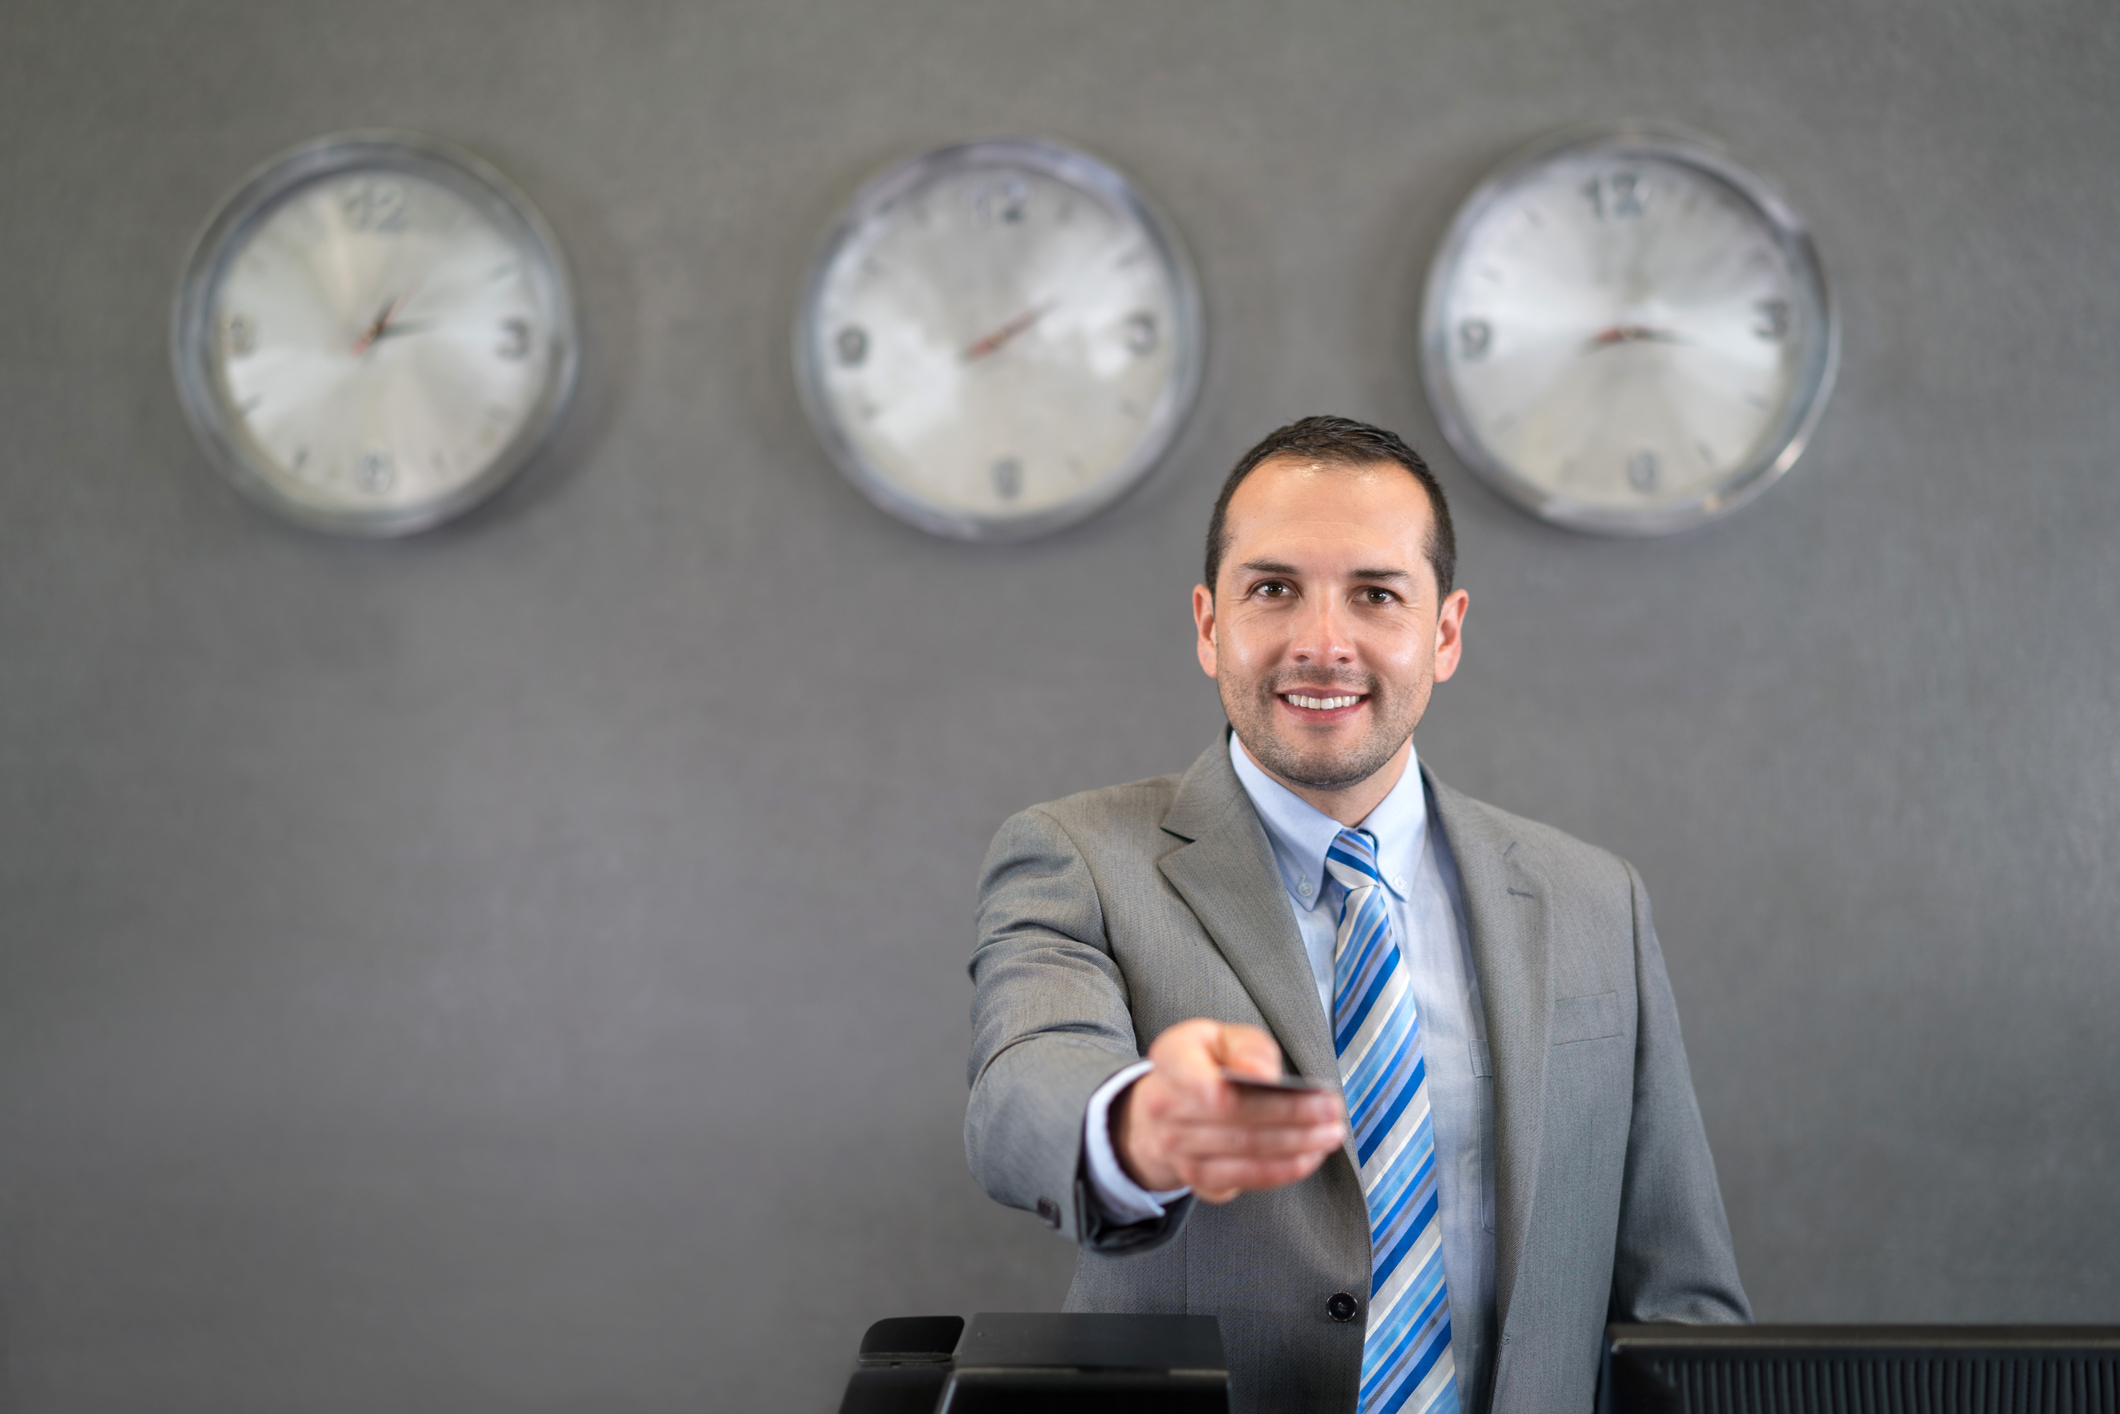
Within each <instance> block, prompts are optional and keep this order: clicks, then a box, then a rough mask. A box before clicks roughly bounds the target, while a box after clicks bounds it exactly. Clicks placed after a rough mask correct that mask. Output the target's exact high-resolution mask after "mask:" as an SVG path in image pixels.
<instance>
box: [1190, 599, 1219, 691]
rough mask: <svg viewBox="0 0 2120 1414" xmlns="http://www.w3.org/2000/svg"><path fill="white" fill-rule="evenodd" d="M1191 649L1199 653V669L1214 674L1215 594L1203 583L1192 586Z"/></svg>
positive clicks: (1211, 675) (1209, 674)
mask: <svg viewBox="0 0 2120 1414" xmlns="http://www.w3.org/2000/svg"><path fill="white" fill-rule="evenodd" d="M1193 627H1194V628H1195V629H1197V630H1198V631H1199V632H1198V634H1197V636H1196V637H1195V638H1194V639H1193V651H1194V652H1196V653H1198V654H1199V655H1200V671H1201V672H1203V673H1205V674H1207V675H1208V676H1209V677H1213V676H1214V675H1215V595H1214V591H1213V590H1211V589H1209V588H1208V587H1207V586H1206V585H1204V584H1196V585H1194V586H1193Z"/></svg>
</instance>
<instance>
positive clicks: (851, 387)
mask: <svg viewBox="0 0 2120 1414" xmlns="http://www.w3.org/2000/svg"><path fill="white" fill-rule="evenodd" d="M1201 355H1202V331H1201V314H1200V298H1199V293H1198V288H1197V285H1196V283H1195V281H1194V278H1193V274H1192V268H1191V265H1190V264H1189V262H1188V261H1187V259H1186V257H1185V254H1184V251H1183V249H1182V247H1181V246H1180V245H1179V242H1178V239H1177V236H1176V234H1175V233H1174V232H1173V231H1172V229H1171V227H1170V226H1169V224H1168V223H1167V222H1165V221H1164V220H1163V219H1162V218H1161V217H1160V216H1158V215H1157V214H1156V212H1155V211H1154V210H1153V208H1152V207H1151V206H1150V205H1149V203H1148V202H1147V201H1146V200H1145V199H1144V198H1143V197H1142V195H1141V193H1140V192H1139V191H1138V190H1136V189H1135V187H1134V186H1133V185H1132V184H1131V183H1129V182H1128V181H1127V180H1126V179H1125V178H1124V177H1122V176H1121V175H1120V174H1119V173H1117V172H1115V171H1113V170H1112V169H1111V168H1110V167H1108V166H1106V165H1105V164H1104V163H1102V162H1100V161H1098V160H1096V159H1095V158H1092V157H1088V156H1086V155H1084V154H1082V153H1080V152H1076V151H1073V150H1071V149H1068V148H1064V147H1059V146H1055V145H1053V144H1051V143H1045V142H1034V141H994V142H975V143H968V144H965V145H962V146H957V147H946V148H941V149H938V150H936V151H933V152H929V153H927V154H926V155H924V156H921V157H916V158H914V159H912V160H911V161H908V162H905V163H903V164H902V165H899V166H896V167H893V168H891V169H890V170H888V171H886V172H884V173H883V174H882V175H880V176H878V177H876V178H875V179H874V180H872V181H871V182H869V183H868V185H866V186H865V187H863V188H862V189H861V191H860V192H859V193H858V194H857V195H856V196H855V197H854V199H853V202H852V204H851V205H850V206H849V207H848V208H847V210H846V211H845V213H844V214H843V215H842V216H841V217H840V218H839V220H838V221H837V223H836V224H835V225H833V226H832V228H831V229H830V231H829V232H828V233H827V234H826V236H825V238H824V241H823V244H822V246H821V248H820V250H819V253H818V255H817V257H816V260H815V262H814V263H813V265H812V267H811V270H810V275H809V280H808V283H807V285H806V287H805V289H804V292H803V297H802V302H801V305H800V307H799V309H798V311H797V315H796V321H795V373H796V381H797V383H798V386H799V387H800V389H801V393H802V399H803V404H804V406H805V408H806V409H807V410H808V412H809V415H810V418H811V421H812V422H813V423H814V424H815V426H816V428H817V432H818V435H819V436H820V437H821V438H822V439H823V441H824V444H825V447H826V448H827V450H828V451H829V452H830V454H831V456H832V458H833V460H834V461H835V462H836V463H837V464H838V465H839V467H840V469H841V470H842V471H843V472H845V473H846V475H847V476H848V478H849V479H851V480H852V481H853V483H854V484H855V485H856V486H858V487H859V488H861V490H862V491H863V492H864V493H866V494H867V495H868V496H869V497H870V499H872V500H874V501H875V502H876V503H877V504H878V505H880V506H882V507H883V508H884V509H885V510H888V511H890V512H892V513H893V514H895V515H898V516H900V517H902V518H903V519H905V520H907V521H910V522H911V523H913V524H914V525H917V526H920V527H921V528H923V529H925V530H929V531H933V532H935V533H936V534H940V535H948V536H955V537H958V538H960V539H965V540H1020V539H1025V538H1027V537H1030V536H1033V535H1040V534H1043V533H1045V532H1047V531H1051V530H1057V529H1059V528H1060V527H1062V526H1066V525H1071V524H1074V523H1075V522H1077V521H1080V520H1082V519H1084V518H1085V517H1087V516H1090V515H1092V514H1094V513H1096V512H1097V511H1099V510H1101V509H1102V508H1104V507H1105V506H1108V505H1110V504H1111V503H1112V502H1113V501H1115V500H1116V499H1118V498H1119V497H1120V496H1122V495H1124V494H1125V493H1126V491H1127V490H1129V489H1130V488H1131V487H1133V486H1134V485H1136V484H1137V483H1138V482H1139V481H1140V480H1141V479H1142V478H1143V477H1144V476H1146V475H1147V474H1148V472H1149V471H1150V470H1151V469H1152V468H1153V467H1154V466H1155V464H1156V462H1157V461H1158V460H1159V459H1160V458H1161V457H1162V455H1163V453H1164V452H1165V451H1166V450H1167V449H1168V448H1169V446H1170V444H1171V442H1172V440H1173V439H1174V438H1175V437H1176V436H1177V434H1178V431H1179V429H1180V428H1181V427H1182V426H1183V424H1184V421H1185V417H1186V415H1187V413H1188V412H1189V411H1190V410H1191V407H1192V403H1193V400H1194V396H1195V394H1196V393H1197V392H1198V389H1199V383H1200V368H1201V361H1202V359H1201Z"/></svg>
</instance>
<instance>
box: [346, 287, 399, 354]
mask: <svg viewBox="0 0 2120 1414" xmlns="http://www.w3.org/2000/svg"><path fill="white" fill-rule="evenodd" d="M407 295H411V290H405V295H399V297H396V299H392V301H390V303H388V305H384V307H382V312H379V314H377V316H375V322H373V324H369V326H367V329H365V331H363V333H360V337H358V339H354V358H360V354H365V352H369V343H375V341H377V339H382V337H384V331H386V329H390V316H392V314H396V312H399V310H401V307H405V297H407Z"/></svg>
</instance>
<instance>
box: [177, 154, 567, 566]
mask: <svg viewBox="0 0 2120 1414" xmlns="http://www.w3.org/2000/svg"><path fill="white" fill-rule="evenodd" d="M364 171H378V172H396V173H401V174H404V175H407V176H413V177H418V178H421V179H423V180H426V181H430V182H433V183H435V184H436V185H439V186H442V187H445V188H447V189H448V190H449V191H451V192H452V193H454V194H455V195H457V196H460V197H462V198H463V199H464V200H465V201H466V202H467V203H469V204H470V205H471V206H472V207H473V208H474V209H475V210H477V211H478V212H479V213H480V214H481V215H482V216H484V217H486V218H487V219H488V220H490V221H492V222H493V224H494V225H495V226H496V227H497V228H498V229H500V230H501V231H502V233H503V234H504V235H506V236H507V237H508V239H509V240H510V241H511V243H513V244H515V245H516V246H517V247H518V248H519V249H521V250H522V252H523V254H524V255H525V256H526V257H527V258H528V259H529V260H531V261H532V262H533V263H534V264H535V266H536V278H537V279H538V280H540V281H542V282H543V283H544V285H545V287H546V289H547V291H548V292H549V300H550V304H551V312H552V327H551V329H550V330H549V331H547V333H546V335H545V337H546V338H547V340H548V341H549V344H550V354H549V357H548V361H547V364H546V367H547V370H548V371H547V374H546V377H545V382H544V386H543V388H542V389H541V390H540V391H539V394H538V397H537V400H536V402H535V403H534V404H533V405H532V407H531V410H530V412H529V413H528V415H527V416H525V418H524V419H523V422H522V425H521V426H520V427H519V428H518V429H517V431H516V433H515V435H514V436H513V437H512V438H510V439H509V441H508V442H507V443H506V444H504V445H503V446H502V447H501V448H500V449H499V450H498V451H497V452H496V453H495V454H494V455H493V457H492V458H491V459H490V460H489V461H488V462H487V463H486V464H485V465H484V466H483V467H481V468H480V469H479V471H478V472H477V474H476V475H474V476H472V477H471V478H469V479H467V480H466V481H464V482H461V483H459V484H458V485H456V486H454V487H452V488H450V489H449V490H448V491H446V492H444V493H442V494H439V495H436V496H432V497H429V498H427V499H425V500H421V501H418V502H415V503H412V504H410V505H405V506H396V507H383V508H376V509H362V508H352V507H346V506H343V505H336V504H330V503H326V502H320V501H315V500H311V499H308V498H306V497H305V496H304V495H303V494H302V493H301V492H300V490H299V489H298V488H296V487H291V486H289V485H287V484H285V480H286V479H285V478H284V477H281V476H278V475H275V474H274V471H273V469H272V466H271V464H270V462H269V461H268V460H266V458H265V457H264V456H263V454H262V453H261V452H260V451H259V449H258V448H257V447H256V445H255V443H254V442H253V440H252V438H251V437H250V435H249V434H248V432H246V431H245V429H244V428H243V426H242V424H241V421H240V419H239V418H238V416H237V415H236V414H235V411H234V409H232V408H231V407H230V406H229V402H228V399H227V397H226V395H225V393H224V390H223V387H222V384H221V379H220V377H219V374H218V372H217V369H216V367H215V360H214V353H213V350H214V343H215V323H214V301H215V297H216V294H217V293H218V291H219V288H220V285H221V282H222V280H223V279H224V278H225V276H226V274H227V272H228V269H229V267H230V266H231V265H232V264H233V263H234V261H235V260H236V259H237V258H238V257H239V256H240V255H241V254H242V252H243V250H244V249H245V248H246V246H247V243H248V240H249V238H250V236H251V235H252V234H253V233H254V232H255V231H256V230H257V229H258V227H259V226H260V225H262V224H263V223H264V221H265V220H266V219H267V218H268V217H270V216H271V215H272V214H273V213H274V212H275V211H277V210H278V209H279V208H280V206H281V205H282V204H283V203H285V202H286V201H287V200H288V199H290V198H291V197H293V196H294V195H296V194H297V193H298V192H300V191H302V190H303V189H305V188H307V187H309V186H311V185H312V184H314V183H317V182H320V181H326V180H330V179H332V178H336V177H339V176H343V175H345V174H348V173H353V172H364ZM577 326H578V315H577V311H576V307H575V299H574V288H573V282H572V280H571V278H570V276H569V273H568V268H567V261H566V256H565V254H564V252H563V250H562V248H561V246H560V243H559V239H558V237H557V236H555V235H554V234H553V232H552V228H551V227H550V226H549V225H548V224H547V223H546V221H545V218H544V216H543V215H542V214H541V213H539V211H538V210H537V208H536V207H535V206H533V205H532V204H531V202H530V199H529V198H528V197H526V196H524V195H523V193H522V192H521V191H520V190H518V189H517V188H516V186H515V185H514V184H513V183H512V182H510V181H509V180H508V179H507V178H506V177H504V176H502V175H501V173H500V172H499V171H497V170H496V169H495V168H494V167H493V166H492V165H491V164H489V163H487V162H485V161H484V160H482V159H480V158H478V157H476V156H474V155H473V154H471V153H469V152H466V151H464V150H463V149H462V148H459V147H456V146H454V145H452V144H450V143H446V142H443V141H441V140H440V139H437V138H432V137H428V136H426V135H424V134H420V133H413V132H403V131H398V130H395V129H360V130H354V131H349V132H340V133H332V134H329V135H326V136H324V137H319V138H316V139H314V140H312V141H310V142H306V143H303V144H301V145H299V146H297V147H294V148H291V149H289V150H287V151H285V152H282V153H280V154H279V155H277V156H275V157H272V158H270V159H269V160H267V161H266V162H264V163H262V164H261V165H259V166H258V167H257V168H256V169H254V170H253V171H252V172H251V173H250V175H249V176H247V177H245V178H244V179H243V181H242V182H241V183H239V184H238V185H237V186H236V188H235V190H234V191H232V192H231V193H230V194H229V195H228V196H227V197H226V198H224V199H223V200H222V202H221V204H220V206H219V208H218V209H217V210H216V211H215V212H214V214H213V216H212V217H210V218H209V219H208V220H207V222H206V224H205V226H204V227H202V228H201V230H200V231H199V234H198V235H197V237H195V238H194V240H193V241H192V245H191V250H190V252H189V254H188V255H187V256H186V258H185V262H184V272H183V276H182V278H181V279H180V280H179V282H178V286H177V298H176V302H175V306H174V309H173V310H172V313H171V319H170V358H171V362H172V364H173V366H174V369H175V374H176V384H177V392H178V397H179V400H180V401H181V403H182V404H183V408H184V413H185V417H186V419H187V420H188V421H189V422H190V424H191V428H192V431H193V433H194V434H195V435H196V436H197V438H198V440H199V444H200V446H201V447H202V448H203V449H204V450H205V452H206V454H207V457H208V459H209V460H210V461H212V462H213V463H214V465H215V467H216V468H217V469H218V470H219V471H220V472H221V473H222V474H223V475H224V476H226V477H227V478H228V480H229V481H230V482H231V483H233V484H234V486H235V487H236V489H237V490H239V491H241V492H242V493H243V494H244V495H245V496H246V497H248V498H249V499H250V500H251V501H252V502H254V503H255V504H258V505H260V506H263V507H265V508H266V509H267V510H270V511H272V512H274V513H276V514H278V515H280V516H283V517H285V518H286V519H288V520H291V521H293V522H295V523H296V524H299V525H302V526H306V527H308V528H309V529H312V530H319V531H324V532H327V533H331V534H336V535H347V536H361V537H370V538H382V537H390V536H400V535H410V534H414V533H416V532H418V531H422V530H427V529H431V528H432V527H434V526H436V525H440V524H441V523H443V522H444V521H448V520H451V519H453V518H455V517H456V516H459V515H461V514H463V513H464V512H465V511H467V510H469V509H470V508H471V507H473V506H475V505H477V504H478V503H479V502H481V501H484V500H485V499H487V498H488V497H490V496H491V495H493V494H494V493H495V492H496V491H498V490H499V489H500V488H501V487H502V486H504V485H505V484H507V483H508V482H509V481H510V480H512V479H513V478H514V477H515V476H516V475H517V473H519V472H520V471H521V470H522V469H523V467H524V466H525V465H527V464H528V462H529V461H530V459H531V458H532V457H533V456H535V455H536V454H537V452H538V451H539V450H541V449H542V448H543V447H544V445H545V444H546V443H547V442H548V441H549V440H550V438H551V436H552V434H553V432H554V431H555V430H556V428H557V427H558V424H559V421H560V418H561V417H562V415H563V414H564V413H565V411H566V408H567V404H568V403H569V401H570V400H571V398H572V396H573V393H574V386H575V381H576V376H577V374H578V372H579V362H580V340H579V337H578V334H577Z"/></svg>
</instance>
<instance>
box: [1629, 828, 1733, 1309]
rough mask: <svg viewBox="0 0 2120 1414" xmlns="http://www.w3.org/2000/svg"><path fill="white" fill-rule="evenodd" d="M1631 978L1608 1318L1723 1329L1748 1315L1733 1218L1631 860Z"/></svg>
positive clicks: (1645, 898)
mask: <svg viewBox="0 0 2120 1414" xmlns="http://www.w3.org/2000/svg"><path fill="white" fill-rule="evenodd" d="M1627 879H1628V882H1629V883H1630V884H1631V886H1632V887H1633V890H1634V976H1635V986H1636V988H1637V990H1638V994H1639V996H1638V1003H1639V1008H1640V1010H1639V1013H1638V1015H1639V1018H1640V1019H1639V1024H1638V1029H1637V1032H1636V1041H1635V1056H1634V1115H1633V1124H1632V1126H1631V1128H1630V1131H1629V1136H1628V1140H1627V1163H1626V1172H1625V1176H1624V1178H1623V1180H1622V1188H1621V1193H1620V1210H1619V1233H1618V1242H1617V1245H1616V1247H1615V1249H1614V1257H1613V1266H1612V1305H1611V1319H1612V1320H1615V1321H1672V1322H1683V1323H1686V1324H1692V1325H1729V1324H1739V1323H1743V1322H1748V1321H1750V1320H1751V1319H1752V1307H1751V1304H1750V1303H1749V1302H1748V1301H1746V1299H1745V1293H1744V1288H1743V1287H1742V1286H1741V1285H1740V1284H1739V1283H1738V1279H1737V1256H1736V1253H1735V1252H1734V1251H1733V1250H1732V1248H1731V1243H1730V1223H1729V1219H1728V1218H1727V1217H1726V1216H1725V1215H1724V1212H1723V1203H1722V1191H1721V1189H1720V1188H1719V1187H1717V1185H1716V1181H1715V1160H1714V1158H1713V1157H1712V1156H1711V1155H1710V1154H1709V1152H1708V1136H1707V1131H1706V1129H1705V1128H1704V1127H1703V1126H1702V1124H1701V1118H1700V1105H1699V1103H1698V1102H1697V1101H1696V1100H1695V1098H1694V1095H1693V1078H1692V1075H1691V1073H1690V1072H1689V1071H1688V1069H1687V1067H1686V1048H1685V1043H1684V1042H1683V1041H1682V1040H1681V1039H1680V1037H1679V1033H1678V1006H1677V1003H1676V1002H1674V1001H1673V1000H1672V997H1671V983H1670V979H1669V978H1668V977H1666V976H1665V973H1664V955H1663V950H1662V949H1661V948H1660V947H1659V946H1658V945H1657V942H1656V928H1655V925H1654V923H1653V922H1652V921H1651V920H1650V916H1649V894H1648V890H1647V889H1646V888H1645V887H1644V886H1643V884H1642V880H1641V876H1640V875H1639V874H1637V873H1636V872H1635V871H1634V866H1633V865H1631V864H1630V865H1628V866H1627Z"/></svg>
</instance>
